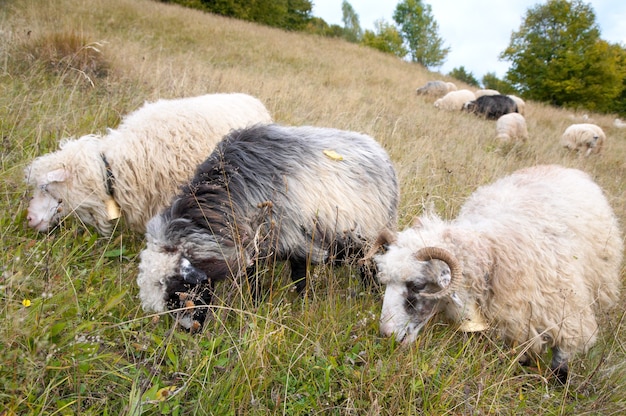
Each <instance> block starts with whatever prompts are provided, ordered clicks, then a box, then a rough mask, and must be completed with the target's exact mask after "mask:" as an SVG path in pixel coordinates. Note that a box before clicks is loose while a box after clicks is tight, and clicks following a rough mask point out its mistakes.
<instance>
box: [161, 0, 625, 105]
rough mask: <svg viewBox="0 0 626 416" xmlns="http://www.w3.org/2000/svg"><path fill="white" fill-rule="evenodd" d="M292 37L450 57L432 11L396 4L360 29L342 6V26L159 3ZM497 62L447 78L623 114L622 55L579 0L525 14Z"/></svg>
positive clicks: (295, 2)
mask: <svg viewBox="0 0 626 416" xmlns="http://www.w3.org/2000/svg"><path fill="white" fill-rule="evenodd" d="M161 1H163V2H169V3H179V4H182V5H184V6H187V7H193V8H197V9H200V10H204V11H207V12H211V13H216V14H220V15H223V16H228V17H233V18H237V19H243V20H248V21H252V22H256V23H260V24H264V25H268V26H272V27H277V28H281V29H284V30H290V31H302V32H307V33H313V34H317V35H321V36H329V37H340V38H343V39H345V40H346V41H348V42H353V43H358V44H361V45H364V46H367V47H371V48H374V49H377V50H380V51H382V52H385V53H389V54H392V55H395V56H397V57H398V58H400V59H405V60H408V61H411V62H414V63H416V64H420V65H422V66H424V67H425V68H428V69H436V68H437V67H440V66H441V65H442V64H443V63H444V62H445V60H446V58H447V56H448V54H449V53H450V50H451V49H450V47H449V46H445V45H444V42H445V41H444V39H442V38H441V36H440V35H439V26H438V24H437V21H436V19H435V17H434V16H433V14H432V8H431V6H430V5H429V4H427V3H425V2H423V1H422V0H400V1H399V2H398V3H397V5H396V9H395V11H394V13H393V22H387V21H385V20H384V19H379V20H377V21H376V22H375V24H374V26H375V27H374V30H363V29H362V28H361V26H360V22H359V16H358V14H357V13H356V12H355V11H354V8H353V7H352V5H351V4H350V3H349V2H348V1H347V0H343V1H342V3H341V10H342V23H343V26H341V25H336V24H333V25H329V24H328V23H326V22H325V21H324V20H323V19H321V18H319V17H315V16H313V15H312V9H313V3H312V1H311V0H161ZM522 20H523V21H522V24H521V26H520V27H519V29H518V30H517V31H513V33H512V35H511V39H510V43H509V45H508V47H507V48H506V49H505V50H504V51H502V52H501V54H500V56H499V58H500V59H502V60H505V61H508V62H510V63H511V65H510V68H509V70H508V71H507V73H506V74H505V76H504V77H503V78H502V79H500V78H498V77H497V76H496V74H495V73H487V74H485V75H484V76H483V77H482V79H481V80H480V82H479V80H477V79H476V78H475V76H474V75H473V74H472V73H471V72H469V71H467V70H466V69H465V67H463V66H460V67H458V68H454V69H453V70H452V71H450V73H448V74H447V75H449V76H451V77H453V78H455V79H458V80H460V81H463V82H466V83H468V84H470V85H474V86H476V87H483V88H492V89H496V90H498V91H500V92H501V93H505V94H517V95H520V96H522V97H524V98H526V99H530V100H535V101H540V102H546V103H549V104H552V105H555V106H559V107H568V108H584V109H587V110H590V111H597V112H603V113H618V114H622V115H626V49H625V47H624V45H621V44H612V43H609V42H607V41H605V40H603V39H602V38H601V36H600V29H599V26H598V24H597V22H596V16H595V12H594V10H593V8H592V7H591V6H590V5H589V4H587V3H585V2H584V1H583V0H548V1H546V2H545V3H543V4H537V5H535V6H533V7H531V8H529V9H528V10H527V11H526V14H525V15H524V17H523V19H522Z"/></svg>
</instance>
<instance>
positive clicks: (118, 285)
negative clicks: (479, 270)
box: [0, 0, 626, 414]
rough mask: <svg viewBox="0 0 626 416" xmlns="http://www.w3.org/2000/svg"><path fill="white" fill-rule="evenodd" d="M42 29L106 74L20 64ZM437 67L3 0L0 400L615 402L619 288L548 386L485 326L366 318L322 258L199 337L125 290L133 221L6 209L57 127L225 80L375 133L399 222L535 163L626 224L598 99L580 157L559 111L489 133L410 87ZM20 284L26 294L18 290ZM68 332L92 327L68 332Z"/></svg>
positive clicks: (219, 86)
mask: <svg viewBox="0 0 626 416" xmlns="http://www.w3.org/2000/svg"><path fill="white" fill-rule="evenodd" d="M55 33H66V34H75V37H74V40H75V39H81V40H83V41H84V43H85V44H96V43H97V44H98V45H100V47H99V50H100V51H101V54H102V58H103V59H104V62H106V65H107V74H108V75H106V76H104V77H95V76H90V74H88V73H86V72H85V71H82V73H81V72H79V71H74V70H72V69H71V68H69V69H67V70H65V71H62V72H61V73H59V72H51V71H49V69H48V68H46V66H45V65H43V64H41V62H40V61H38V60H37V59H34V60H33V61H31V62H30V63H28V64H27V65H25V62H26V61H25V56H26V55H25V54H26V53H28V51H29V50H31V51H32V49H29V48H32V47H36V46H37V45H40V44H41V43H40V42H41V40H42V39H51V37H52V36H53V34H55ZM79 49H80V48H79ZM86 77H88V79H87V78H86ZM440 78H445V77H443V76H441V75H440V74H434V73H430V72H427V71H426V70H424V69H423V68H420V67H419V66H417V65H414V64H410V63H407V62H403V61H400V60H398V59H397V58H394V57H392V56H389V55H385V54H382V53H378V52H376V51H374V50H372V49H368V48H364V47H360V46H358V45H354V44H348V43H345V42H343V41H340V40H337V39H326V38H320V37H317V36H310V35H303V34H298V33H286V32H283V31H280V30H277V29H272V28H267V27H262V26H258V25H254V24H250V23H246V22H242V21H237V20H232V19H227V18H223V17H218V16H213V15H209V14H204V13H201V12H197V11H194V10H189V9H184V8H182V7H179V6H176V5H167V4H162V3H160V2H156V1H149V0H60V1H57V2H49V1H46V0H20V1H17V0H16V1H4V2H2V7H1V8H0V134H1V136H2V139H3V146H4V147H3V150H2V154H1V160H0V163H1V166H2V176H1V177H0V178H1V179H2V182H3V184H2V188H1V189H2V192H1V197H2V199H1V202H0V204H1V205H0V207H1V209H2V219H1V224H2V228H3V229H2V231H0V233H1V237H2V244H3V250H2V251H3V252H4V253H5V254H4V255H3V257H2V270H0V271H1V272H2V277H0V300H1V301H2V304H0V311H1V313H2V316H1V317H0V320H2V323H0V331H1V332H0V334H1V338H3V340H2V341H0V350H3V351H4V352H3V353H2V354H3V355H2V358H1V359H0V360H1V362H0V364H1V365H2V367H4V368H5V370H3V371H2V372H0V390H3V389H2V387H4V391H5V393H0V414H2V413H1V412H2V405H3V404H4V406H5V407H6V408H7V409H8V414H12V412H16V413H20V414H28V413H30V414H38V413H41V414H49V413H53V412H55V411H58V412H61V413H62V412H63V410H64V409H65V410H68V411H70V412H75V413H78V412H86V413H93V414H98V412H99V411H100V412H101V411H102V410H103V409H106V410H107V411H108V412H109V413H113V414H118V413H119V414H140V413H141V412H140V411H139V410H141V409H143V410H151V411H153V412H158V411H159V410H160V411H163V412H167V411H171V412H173V413H176V412H178V414H191V413H194V412H197V413H201V414H205V413H215V414H220V413H222V412H223V413H235V412H239V413H240V414H244V413H253V414H267V413H271V414H310V413H312V412H315V411H318V410H322V411H324V412H327V413H332V414H368V412H369V414H397V413H399V412H404V413H406V414H429V413H430V414H443V413H448V414H488V413H493V414H500V413H506V414H509V413H511V414H512V413H518V412H519V413H530V414H555V413H570V414H571V413H604V414H610V413H613V414H617V413H619V412H623V411H625V410H626V401H625V400H624V398H623V397H622V394H621V393H619V392H620V391H623V389H624V387H625V385H624V383H625V381H626V368H625V366H624V364H623V363H624V362H625V358H626V352H625V351H624V345H625V344H626V336H625V335H624V334H623V331H622V330H621V322H622V321H621V320H622V318H623V316H624V312H625V311H626V308H624V306H622V305H620V306H619V307H618V308H617V309H616V311H614V313H612V314H611V316H609V317H607V319H606V325H607V330H606V331H604V333H603V341H602V342H600V343H599V345H598V347H597V348H595V349H594V350H592V352H591V353H590V354H589V355H588V356H581V357H578V358H577V361H576V362H575V363H574V365H573V370H574V372H576V373H577V374H578V375H577V376H575V377H574V382H575V383H576V385H574V386H571V387H568V388H564V389H559V388H554V387H553V386H552V385H550V384H546V383H544V381H545V380H543V378H542V377H541V376H536V375H533V374H530V375H529V374H528V373H526V372H524V370H521V369H520V368H519V366H517V363H516V362H515V358H514V357H515V354H516V352H513V353H511V352H509V351H506V350H504V349H503V348H504V347H503V346H502V344H501V342H500V341H499V340H498V339H497V338H494V337H492V335H493V334H486V335H485V336H483V337H480V336H473V335H472V336H469V337H468V336H463V335H461V334H457V333H455V332H454V330H453V329H450V328H448V329H447V330H446V327H445V326H443V327H439V326H438V325H433V327H432V328H429V329H427V330H426V331H425V333H424V335H423V336H422V337H420V339H419V340H418V343H417V345H416V346H414V347H413V348H409V349H404V350H401V349H399V348H397V347H396V346H395V345H394V344H393V343H392V342H390V341H388V340H383V339H381V338H379V337H378V335H377V325H376V322H375V317H374V316H375V315H376V314H377V313H378V312H379V307H380V298H379V297H377V296H375V295H367V294H365V295H363V294H358V295H354V293H353V292H354V289H355V287H353V286H354V285H353V286H351V287H350V288H346V287H345V285H342V284H340V283H337V282H336V281H333V277H332V276H333V275H334V274H335V273H334V272H335V271H334V270H321V271H320V272H319V273H320V276H322V277H324V276H326V277H328V278H329V279H330V283H328V287H327V288H326V289H328V290H322V291H317V292H315V293H314V294H313V295H312V299H313V301H312V302H302V303H301V304H298V303H297V299H296V300H294V299H293V298H292V297H289V296H288V295H285V294H284V293H283V294H279V295H277V296H274V297H273V298H272V300H273V301H274V302H275V304H271V305H268V306H267V307H266V308H265V307H261V308H260V309H259V310H256V311H253V312H250V311H239V312H238V313H234V312H233V311H232V310H225V312H223V313H217V314H216V317H217V318H216V324H215V326H214V327H209V328H208V329H207V331H206V332H205V333H204V334H203V335H202V336H198V337H196V338H193V337H191V338H189V337H187V336H186V335H185V334H180V333H178V332H175V331H174V332H169V331H167V330H168V329H169V328H167V325H169V324H171V321H168V320H163V319H162V320H161V322H160V323H158V324H152V323H150V322H149V320H147V319H142V318H143V312H142V311H141V310H140V309H139V308H138V307H137V304H136V300H135V298H136V294H137V288H136V285H135V282H134V279H135V274H136V261H137V259H136V254H137V252H138V251H139V250H141V247H142V236H136V235H129V234H128V232H126V231H123V230H122V231H118V233H116V235H115V236H114V238H113V239H110V240H109V239H101V238H98V237H97V236H93V235H91V234H90V233H89V232H86V233H85V232H84V230H83V229H82V228H81V227H80V225H79V224H77V222H72V221H70V222H68V224H66V225H65V226H64V227H62V229H61V230H59V231H58V232H57V233H56V234H54V235H51V236H37V235H35V234H34V233H33V232H32V231H31V230H28V229H27V228H26V227H25V224H24V222H25V221H24V210H25V207H26V204H27V200H26V196H27V194H28V192H27V189H26V188H25V186H24V185H23V184H22V183H21V171H22V168H23V167H24V166H25V165H26V164H27V163H28V162H29V161H30V160H31V159H32V158H33V157H35V156H36V155H39V154H42V153H44V152H47V151H50V150H52V149H55V148H56V146H57V143H58V141H59V140H60V139H61V138H63V137H69V136H80V135H83V134H87V133H92V132H96V131H104V129H105V128H106V127H114V126H115V125H116V124H117V123H118V122H119V119H120V118H121V117H122V115H124V114H127V113H129V112H130V111H132V110H134V109H136V108H137V107H139V106H140V105H141V104H142V103H143V102H144V101H154V100H156V99H158V98H171V97H182V96H190V95H199V94H205V93H210V92H235V91H237V92H245V93H249V94H252V95H254V96H256V97H258V98H260V99H261V100H262V101H263V102H264V103H265V104H266V106H267V107H268V108H269V109H270V111H271V113H272V114H273V115H274V118H275V120H276V122H278V123H282V124H290V125H316V126H326V127H335V128H341V129H349V130H356V131H360V132H364V133H367V134H370V135H372V136H373V137H375V138H376V139H377V140H379V141H380V142H381V143H382V144H383V145H384V147H385V148H386V149H387V151H388V152H389V154H390V155H391V157H392V159H393V161H394V163H395V166H396V168H397V171H398V174H399V177H400V181H401V188H402V201H401V218H400V223H401V227H403V226H404V225H406V224H407V223H409V222H410V220H411V218H412V217H413V216H415V215H417V214H419V213H421V212H422V210H423V209H424V207H425V206H426V205H428V204H434V207H435V209H436V210H437V212H438V213H440V214H441V215H442V216H443V217H445V218H452V217H454V215H456V213H457V212H458V208H459V207H460V205H461V204H462V203H463V201H464V199H465V197H466V196H467V195H469V194H470V193H471V192H472V191H473V190H475V189H476V187H478V186H480V185H482V184H485V183H489V182H491V181H493V180H495V179H497V178H499V177H501V176H503V175H505V174H507V173H510V172H512V171H514V170H516V169H518V168H521V167H525V166H529V165H534V164H540V163H559V164H563V165H566V166H571V167H577V168H580V169H582V170H584V171H587V172H589V173H590V174H591V175H592V176H593V177H594V178H595V179H596V180H597V181H598V183H599V184H600V185H601V186H602V187H603V188H604V189H605V190H606V192H607V195H608V196H609V200H610V201H611V203H612V205H613V207H614V209H615V211H616V213H617V215H618V216H619V218H620V220H621V222H622V224H624V225H626V192H625V183H626V182H625V181H624V173H625V171H626V130H624V129H622V130H620V129H617V128H614V127H613V125H612V120H613V119H614V118H615V117H614V116H611V115H597V114H590V115H591V117H593V119H594V120H595V121H596V122H597V124H599V125H600V126H601V127H603V128H604V129H605V132H606V133H607V137H608V140H607V144H606V147H605V149H604V152H603V153H602V154H601V155H600V156H598V157H590V158H587V159H584V158H579V157H577V156H575V155H571V154H568V153H566V152H565V151H564V150H563V149H561V148H560V146H559V143H558V142H559V137H560V135H561V133H562V131H563V130H564V129H565V127H566V126H567V125H569V124H570V123H572V119H571V118H570V117H569V116H570V115H571V114H573V112H571V111H566V110H562V109H556V108H552V107H549V106H546V105H543V104H539V103H533V102H529V103H527V110H526V118H527V123H528V130H529V134H530V138H529V140H528V142H527V143H526V144H525V145H523V146H518V147H514V148H512V149H503V148H501V147H500V146H499V145H498V143H497V142H496V141H495V123H494V122H492V121H486V120H481V119H477V118H476V117H474V116H471V115H468V114H463V113H461V112H459V113H449V112H442V111H439V110H437V109H436V108H434V107H433V105H432V101H433V100H432V99H428V98H424V97H418V96H416V95H415V89H416V88H417V87H419V86H421V85H423V84H424V83H426V82H427V81H429V80H433V79H440ZM448 80H449V79H448ZM452 81H453V80H452ZM457 84H458V85H459V86H461V85H460V83H458V82H457ZM464 87H466V88H467V87H468V86H464ZM122 243H124V245H125V247H126V250H128V253H129V254H126V255H127V257H128V258H124V259H118V260H119V261H117V262H116V261H115V260H116V259H115V254H111V253H112V249H116V248H119V247H121V246H122ZM118 257H120V258H121V256H118ZM338 274H339V275H341V274H342V272H338ZM356 288H357V289H358V284H357V285H356ZM357 291H358V290H357ZM44 294H45V296H44ZM48 294H50V296H51V299H52V300H53V301H54V305H55V306H54V307H51V306H50V303H46V302H51V301H46V299H47V298H46V296H48ZM26 298H27V299H29V300H30V299H32V300H33V307H31V308H30V309H29V308H25V307H24V306H23V305H22V303H21V302H22V299H26ZM288 302H294V304H295V305H296V306H294V305H292V304H291V303H288ZM233 314H234V315H235V317H234V318H233ZM320 317H322V319H320ZM90 319H91V321H90ZM220 319H224V323H223V322H222V321H220ZM65 332H68V334H66V335H64V333H65ZM83 334H88V335H89V336H95V335H94V334H97V336H98V337H102V340H101V341H98V342H95V341H89V342H83V343H80V342H79V341H77V340H78V339H80V340H82V338H80V337H81V336H83ZM99 339H100V338H99ZM87 344H88V345H92V344H97V346H98V348H97V351H96V352H94V354H95V355H88V354H86V353H85V355H84V356H83V355H81V354H82V353H84V352H85V351H83V350H82V349H80V348H82V347H80V348H79V347H78V345H87ZM85 348H86V347H85ZM6 351H11V353H10V354H9V353H7V352H6ZM89 351H91V350H89ZM441 351H447V352H446V353H442V352H441ZM9 368H15V369H16V370H15V372H13V373H10V372H9V371H7V370H6V369H9ZM177 372H184V373H185V374H184V376H185V377H187V379H186V380H187V381H186V382H184V383H183V382H182V381H181V377H182V379H184V377H183V376H182V375H180V374H178V375H177ZM468 374H469V375H470V377H468ZM539 374H544V373H542V372H541V371H540V372H539ZM216 380H217V381H216ZM164 385H175V386H178V387H181V386H182V387H181V389H182V390H181V391H182V393H180V394H179V395H178V396H174V397H173V398H172V399H171V400H168V401H163V402H158V400H157V404H154V403H151V402H150V400H156V399H155V397H157V396H155V395H156V391H157V389H158V388H160V387H163V386H164ZM292 386H295V387H292ZM99 389H101V390H102V391H101V392H100V390H99ZM153 389H154V391H153ZM620 389H621V390H620ZM151 392H152V393H151ZM57 396H59V397H57ZM104 397H107V399H110V400H111V401H110V402H107V401H106V400H104ZM146 397H148V399H146ZM158 397H161V396H158ZM107 403H108V404H107ZM159 403H160V404H159ZM215 403H221V404H220V405H217V404H215ZM165 404H168V405H170V406H173V407H170V408H167V409H164V407H163V406H164V405H165ZM159 406H160V407H159ZM298 406H300V407H298ZM138 409H139V410H138ZM168 409H169V410H168ZM172 409H178V410H176V411H175V410H172Z"/></svg>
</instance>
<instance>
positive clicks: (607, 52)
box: [500, 0, 624, 111]
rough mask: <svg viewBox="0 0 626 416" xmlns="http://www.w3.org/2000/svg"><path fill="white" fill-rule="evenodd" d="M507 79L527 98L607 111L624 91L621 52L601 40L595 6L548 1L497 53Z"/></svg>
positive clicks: (577, 1)
mask: <svg viewBox="0 0 626 416" xmlns="http://www.w3.org/2000/svg"><path fill="white" fill-rule="evenodd" d="M500 58H501V59H504V60H507V61H511V63H512V64H511V68H510V69H509V71H508V72H507V75H506V78H507V80H508V81H510V82H511V83H512V84H513V85H514V86H515V87H516V88H517V89H518V90H519V91H520V92H521V94H522V96H524V97H525V98H529V99H533V100H537V101H544V102H549V103H551V104H553V105H557V106H569V107H581V106H582V107H584V108H587V109H589V110H596V111H607V110H609V109H610V108H611V106H612V101H613V100H614V99H616V98H617V97H618V96H619V95H620V93H621V91H622V89H623V78H624V75H623V73H622V72H623V70H620V68H619V54H617V53H616V51H615V50H614V49H613V48H611V47H610V45H609V44H608V43H607V42H605V41H603V40H601V39H600V30H599V29H598V26H597V24H596V17H595V14H594V11H593V8H592V7H591V6H590V5H588V4H585V3H583V2H582V1H581V0H572V1H568V0H548V1H547V2H546V3H545V4H539V5H536V6H534V7H533V8H531V9H529V10H528V11H527V13H526V15H525V17H524V21H523V23H522V25H521V27H520V29H519V31H517V32H513V34H512V35H511V41H510V44H509V46H508V47H507V48H506V49H505V50H504V52H502V53H501V55H500Z"/></svg>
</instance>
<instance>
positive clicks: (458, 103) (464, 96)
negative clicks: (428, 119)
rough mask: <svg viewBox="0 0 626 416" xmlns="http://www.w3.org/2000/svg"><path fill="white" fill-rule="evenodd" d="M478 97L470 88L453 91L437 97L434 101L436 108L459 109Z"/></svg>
mask: <svg viewBox="0 0 626 416" xmlns="http://www.w3.org/2000/svg"><path fill="white" fill-rule="evenodd" d="M475 98H476V97H475V96H474V93H473V92H472V91H470V90H458V91H451V92H449V93H447V94H446V95H444V96H443V97H441V98H439V99H437V100H436V101H435V103H434V106H435V107H436V108H439V109H440V110H446V111H459V110H461V109H463V105H464V104H465V103H467V102H469V101H472V100H474V99H475Z"/></svg>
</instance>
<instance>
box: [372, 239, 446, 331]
mask: <svg viewBox="0 0 626 416" xmlns="http://www.w3.org/2000/svg"><path fill="white" fill-rule="evenodd" d="M412 233H414V232H413V230H411V229H409V230H406V231H404V232H402V233H399V234H398V240H399V242H398V243H397V244H393V245H391V246H389V249H388V250H387V252H386V253H385V254H383V255H377V256H374V260H375V262H376V266H377V271H378V277H379V280H380V282H381V283H382V284H384V285H386V288H385V296H384V299H383V308H382V313H381V316H380V330H381V334H382V335H384V336H392V335H395V337H396V339H397V340H398V341H401V342H403V343H411V342H414V341H415V339H416V338H417V335H418V333H419V331H420V330H421V329H422V327H423V326H424V325H425V324H426V323H427V322H428V320H429V319H430V318H432V317H433V316H434V315H436V314H437V313H438V312H441V311H442V307H443V305H444V301H442V300H439V299H437V298H433V297H429V296H428V294H432V293H434V292H439V291H440V290H441V289H443V288H445V287H447V286H448V285H449V284H450V277H451V272H450V268H449V267H448V265H447V264H446V263H445V262H443V261H440V260H430V261H419V260H417V259H416V258H415V256H414V254H415V251H414V250H413V248H412V247H411V245H410V244H409V245H404V244H403V240H404V238H403V237H410V236H407V234H412Z"/></svg>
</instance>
